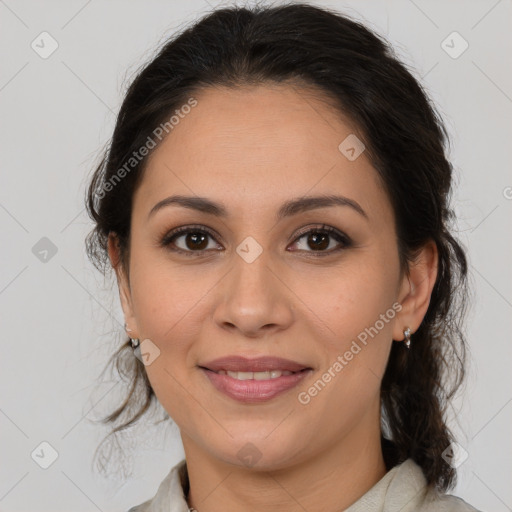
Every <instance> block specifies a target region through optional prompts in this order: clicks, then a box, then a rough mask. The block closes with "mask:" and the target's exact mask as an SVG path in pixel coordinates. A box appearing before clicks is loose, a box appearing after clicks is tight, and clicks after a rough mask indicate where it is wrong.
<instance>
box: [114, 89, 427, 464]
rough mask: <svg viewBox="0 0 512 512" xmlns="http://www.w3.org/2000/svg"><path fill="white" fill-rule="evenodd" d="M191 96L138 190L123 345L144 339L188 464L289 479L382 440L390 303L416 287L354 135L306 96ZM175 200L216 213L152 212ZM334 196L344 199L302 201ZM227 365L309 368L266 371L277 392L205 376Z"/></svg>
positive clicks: (398, 316) (393, 327)
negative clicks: (248, 460) (344, 448)
mask: <svg viewBox="0 0 512 512" xmlns="http://www.w3.org/2000/svg"><path fill="white" fill-rule="evenodd" d="M195 98H196V99H197V102H198V103H197V106H195V107H194V108H193V109H191V111H190V113H188V114H187V115H186V116H183V118H182V119H181V120H180V121H179V124H178V125H176V126H175V127H174V129H173V130H172V132H171V134H170V135H169V136H168V137H167V138H166V139H165V140H164V141H163V142H162V143H161V145H160V146H159V147H157V148H156V149H155V151H154V152H153V153H152V155H151V158H150V160H149V163H148V166H147V169H146V172H145V174H144V177H143V180H142V181H141V184H140V186H139V187H138V189H137V190H136V192H135V195H134V202H133V210H132V224H131V240H130V249H129V250H130V266H129V269H127V271H128V273H129V281H128V280H127V279H126V277H125V274H122V273H121V274H118V278H119V283H120V289H121V300H122V305H123V309H124V312H125V315H126V321H127V323H128V326H129V327H130V328H131V329H132V333H131V335H132V336H133V337H135V336H136V337H138V338H140V340H141V341H142V340H150V341H149V342H147V341H145V342H143V344H144V343H146V348H147V352H148V353H150V355H149V356H148V358H147V361H148V362H149V363H150V364H148V365H147V366H146V367H145V369H146V371H147V374H148V377H149V380H150V382H151V385H152V387H153V389H154V392H155V394H156V395H157V397H158V400H159V401H160V403H161V404H162V405H163V407H164V408H165V409H166V411H167V412H168V414H169V415H170V416H171V417H172V418H173V420H174V421H175V422H176V423H177V425H178V426H179V428H180V432H181V435H182V439H183V442H184V446H185V451H186V452H187V451H190V452H192V451H195V452H196V453H201V454H202V455H203V456H205V457H211V458H215V459H217V460H223V461H226V462H229V463H232V464H237V465H242V464H243V454H244V453H246V452H250V453H252V455H253V456H254V457H256V458H258V459H259V462H258V465H259V466H260V467H266V468H278V467H285V466H287V465H290V464H293V463H297V462H300V461H304V460H306V459H307V458H311V457H314V456H315V455H317V454H319V453H321V452H322V451H323V450H326V449H327V448H328V447H334V446H338V445H340V443H342V442H345V443H347V442H348V440H349V439H351V438H352V439H356V437H354V436H355V433H356V432H357V435H358V437H357V439H364V437H365V435H368V434H369V433H370V432H375V431H376V430H379V429H380V424H379V407H380V402H379V390H380V383H381V379H382V376H383V373H384V370H385V367H386V363H387V359H388V356H389V351H390V348H391V343H392V340H393V339H396V340H401V339H403V334H401V333H402V332H403V329H404V327H405V325H404V318H403V315H404V312H405V311H406V309H403V310H402V311H401V312H399V311H398V310H399V309H400V307H401V306H400V305H399V306H398V307H397V306H396V304H397V303H400V304H401V303H402V302H403V300H404V298H405V296H406V292H407V291H409V282H408V281H407V279H404V278H402V277H401V274H400V268H399V258H398V252H397V240H396V233H395V224H394V217H393V211H392V208H391V204H390V202H389V199H388V197H387V196H386V193H385V191H384V189H383V187H382V185H381V184H380V182H379V179H378V175H377V172H376V171H375V169H374V168H373V167H372V166H371V165H370V163H369V161H368V159H367V157H366V155H365V153H364V152H363V153H362V154H361V155H360V156H359V157H357V158H356V159H353V158H351V159H349V158H347V156H346V155H347V154H348V155H349V156H352V153H351V152H350V150H349V151H348V153H347V152H345V154H344V153H343V152H342V151H340V149H339V148H338V146H339V145H340V143H341V142H342V141H344V139H346V137H348V136H350V135H351V134H354V132H355V131H354V128H353V126H351V125H350V124H349V123H348V122H346V121H343V120H342V117H341V116H340V114H339V113H338V112H337V111H335V110H334V109H332V108H331V107H329V106H328V105H326V104H325V103H323V102H322V101H320V99H318V96H317V97H315V96H314V95H312V94H307V93H306V92H305V91H304V90H299V89H296V88H293V87H291V86H285V85H275V86H270V85H266V86H258V87H245V88H240V89H237V90H230V89H227V88H226V89H224V88H215V89H213V88H211V89H206V90H203V91H201V92H200V93H199V94H196V95H195ZM349 140H350V139H349ZM356 149H357V148H356ZM171 196H187V197H190V198H192V199H194V200H197V199H198V198H201V199H204V200H207V201H208V202H211V203H215V205H216V206H217V209H215V208H213V207H211V205H210V206H208V207H205V206H204V205H205V204H206V203H204V202H202V203H200V202H198V201H196V203H193V202H190V201H189V202H188V203H187V205H188V206H186V205H184V204H180V203H178V202H172V201H167V204H165V202H164V203H161V202H162V201H164V200H165V199H166V198H169V197H171ZM327 196H338V197H340V198H342V199H339V200H338V201H337V202H331V203H327V202H325V201H324V203H321V202H317V203H315V202H312V201H310V202H308V201H304V200H305V199H307V198H311V197H323V198H325V197H327ZM298 200H299V201H300V200H302V201H303V202H302V203H300V202H299V203H293V202H295V201H298ZM159 203H160V205H159V207H156V209H155V205H157V204H159ZM294 204H295V206H294ZM201 205H202V206H201ZM286 205H288V208H284V206H286ZM220 213H222V215H220ZM177 228H180V230H182V231H180V232H178V233H177V232H176V230H177ZM427 303H428V300H427ZM393 304H395V306H393ZM416 304H417V302H416ZM407 312H408V314H411V315H412V313H411V311H410V310H409V309H407ZM423 312H424V311H423ZM416 313H417V318H416V317H413V316H410V317H409V318H407V320H409V323H408V325H410V326H411V327H412V330H413V332H414V328H416V327H417V326H416V325H413V324H414V322H415V321H417V320H419V321H418V322H417V323H418V325H419V323H420V321H421V319H420V318H419V316H421V313H422V311H419V313H418V312H416ZM418 315H419V316H418ZM406 325H407V324H406ZM370 333H371V334H370ZM365 334H366V336H365ZM365 338H366V339H365ZM363 340H365V341H363ZM143 347H144V345H143ZM357 347H359V349H358V348H357ZM143 352H144V349H143ZM350 354H352V355H350ZM229 356H242V357H245V358H248V359H253V358H258V357H263V356H269V357H279V358H284V359H286V360H289V361H293V362H295V363H298V364H299V366H300V368H306V370H304V371H301V372H300V374H299V373H293V374H292V375H286V372H285V375H281V376H280V377H279V376H278V374H275V373H274V374H273V376H274V377H276V381H279V384H277V383H272V382H271V381H272V379H271V378H270V375H269V374H262V375H258V376H257V377H258V378H257V379H254V377H255V376H254V375H252V376H251V375H250V374H249V375H245V376H244V375H243V374H242V375H231V376H230V375H224V376H222V375H219V374H215V375H214V376H212V372H211V370H206V369H204V368H205V367H208V365H209V363H211V362H212V361H214V360H216V359H218V358H223V357H229ZM336 363H338V364H336ZM234 364H235V365H236V364H239V363H236V361H235V363H234ZM265 364H267V365H268V364H270V363H268V362H267V363H265V362H264V363H263V366H259V367H258V368H260V370H261V371H263V370H265ZM278 364H281V365H282V366H285V363H278ZM222 365H224V366H228V363H226V362H225V363H222V364H221V366H222ZM210 366H211V365H210ZM230 368H231V369H232V370H233V369H234V367H230ZM228 369H229V368H228ZM297 371H298V370H297ZM329 376H330V378H329ZM239 378H249V379H251V381H250V383H248V381H245V380H239ZM260 379H261V380H260ZM226 382H228V384H226ZM223 386H224V388H223ZM244 386H246V387H244ZM258 386H259V387H258ZM220 388H222V389H224V391H223V390H221V389H220ZM226 390H227V391H226ZM237 390H238V395H237ZM315 390H316V391H315ZM249 443H251V444H249ZM244 450H245V452H244Z"/></svg>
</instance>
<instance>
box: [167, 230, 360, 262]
mask: <svg viewBox="0 0 512 512" xmlns="http://www.w3.org/2000/svg"><path fill="white" fill-rule="evenodd" d="M188 233H196V234H197V233H200V234H204V235H209V236H210V237H211V238H212V239H214V240H215V234H214V233H213V232H212V231H210V230H209V229H207V228H205V227H203V226H182V227H179V228H176V229H174V230H173V231H171V232H170V233H168V234H166V235H165V236H164V237H163V239H162V240H161V242H160V245H161V246H162V247H165V248H168V249H170V250H172V251H173V252H178V253H181V254H185V255H186V256H190V257H198V256H202V255H204V252H205V251H206V249H202V250H198V251H192V250H188V251H186V250H184V249H181V248H179V247H173V248H169V246H170V245H171V243H172V242H174V241H175V240H176V239H177V238H179V237H180V236H182V235H184V234H188ZM310 233H316V234H325V235H330V236H331V237H332V238H334V239H335V240H336V241H337V242H339V243H341V244H342V247H338V248H336V249H331V250H329V251H304V252H307V253H311V256H313V257H324V256H329V255H331V254H333V253H337V252H339V251H341V250H343V249H347V248H349V247H350V246H351V245H352V240H351V239H350V238H349V237H348V236H347V235H345V234H344V233H342V232H341V231H338V230H337V229H335V228H333V227H331V226H327V225H325V224H324V225H322V226H320V227H313V228H308V229H307V230H304V231H301V232H299V233H298V234H297V236H296V237H295V239H294V241H293V242H294V243H295V242H296V241H297V240H300V239H301V238H303V237H304V236H305V235H309V234H310ZM298 252H301V250H299V251H298Z"/></svg>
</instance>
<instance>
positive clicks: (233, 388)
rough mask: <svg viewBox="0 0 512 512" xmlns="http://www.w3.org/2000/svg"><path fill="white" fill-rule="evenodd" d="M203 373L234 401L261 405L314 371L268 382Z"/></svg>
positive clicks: (299, 372)
mask: <svg viewBox="0 0 512 512" xmlns="http://www.w3.org/2000/svg"><path fill="white" fill-rule="evenodd" d="M201 371H202V372H203V373H204V374H205V375H206V376H207V377H208V379H209V380H210V382H211V383H212V384H213V386H214V387H215V388H216V389H217V390H218V391H220V392H222V393H224V394H225V395H227V396H229V397H231V398H233V399H234V400H237V401H239V402H243V403H259V402H266V401H267V400H271V399H272V398H274V397H276V396H278V395H280V394H282V393H284V392H285V391H288V390H290V389H292V388H294V387H295V386H297V385H298V384H299V383H300V382H301V381H302V380H303V379H304V378H306V376H308V375H309V374H311V373H312V371H313V370H312V369H311V368H308V369H304V370H302V371H298V372H297V373H292V374H291V375H281V377H277V378H275V379H268V380H253V379H249V380H238V379H235V378H233V377H230V376H229V375H223V374H219V373H215V372H214V371H212V370H209V369H207V368H201ZM248 371H249V370H248Z"/></svg>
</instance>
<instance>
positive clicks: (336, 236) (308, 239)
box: [293, 226, 351, 256]
mask: <svg viewBox="0 0 512 512" xmlns="http://www.w3.org/2000/svg"><path fill="white" fill-rule="evenodd" d="M303 239H304V241H303V242H300V240H303ZM296 240H297V241H296V242H295V243H294V245H295V246H296V248H295V249H293V250H299V251H304V252H311V253H313V254H314V253H318V254H317V255H319V256H323V254H321V253H325V254H332V253H333V252H337V251H339V250H342V249H346V248H347V247H349V246H350V245H351V240H350V238H349V237H348V236H346V235H344V234H343V233H341V232H340V231H338V230H337V229H334V228H331V227H329V226H326V227H322V228H315V229H310V230H308V231H306V232H304V233H302V234H301V235H300V236H299V237H298V238H297V239H296Z"/></svg>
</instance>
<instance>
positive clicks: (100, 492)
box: [0, 0, 512, 512]
mask: <svg viewBox="0 0 512 512" xmlns="http://www.w3.org/2000/svg"><path fill="white" fill-rule="evenodd" d="M316 3H317V4H318V5H319V6H328V7H332V8H335V9H337V10H339V11H341V12H343V13H346V14H349V15H350V16H353V17H356V18H359V19H361V20H363V21H364V22H366V23H367V24H368V26H369V27H370V28H372V29H374V30H375V31H377V32H378V33H380V34H381V35H384V36H385V37H386V38H387V39H388V40H389V41H391V42H392V44H393V45H394V47H395V49H396V51H397V52H398V54H399V55H400V56H401V58H402V59H403V60H404V61H405V62H406V63H407V64H408V65H409V66H410V67H411V69H412V70H413V72H414V73H415V76H416V77H417V78H418V79H420V80H421V82H422V83H423V84H424V86H425V88H426V89H427V91H428V92H429V94H430V96H431V97H432V99H433V100H434V101H435V102H436V104H437V106H438V108H439V110H440V112H441V114H442V116H443V117H444V120H445V122H446V125H447V128H448V130H449V132H450V135H451V139H452V144H453V149H452V151H451V155H450V157H451V159H452V162H453V164H454V166H455V169H456V189H455V193H454V196H453V203H454V207H455V210H456V213H457V216H458V225H459V227H458V237H459V239H460V240H461V241H462V243H463V244H464V245H465V246H466V247H467V248H468V251H469V260H470V274H471V283H472V285H473V289H474V293H473V297H472V299H473V306H472V308H471V310H470V313H469V315H468V324H467V333H468V342H469V354H470V357H469V362H470V367H469V370H468V378H467V381H466V386H465V388H464V390H463V393H462V394H461V395H459V397H458V398H457V400H456V401H455V402H454V407H453V410H452V414H451V419H450V422H451V423H450V424H451V425H452V427H453V428H454V430H455V432H456V433H457V435H458V439H459V443H460V445H461V446H463V447H464V449H465V450H466V452H467V454H468V457H467V459H466V460H465V462H464V463H463V464H462V465H461V466H460V467H459V469H458V471H459V483H458V485H457V487H456V489H455V490H454V491H452V493H453V494H457V495H459V496H461V497H463V498H464V499H465V500H466V501H468V502H469V503H471V504H473V505H474V506H475V507H477V508H478V509H481V510H483V511H493V512H504V511H509V510H512V487H511V485H510V483H511V476H512V436H511V435H510V432H511V425H512V421H511V420H512V386H511V371H510V363H511V354H512V343H511V341H510V332H511V328H512V278H511V277H512V276H511V274H512V270H511V266H510V262H511V261H512V257H511V256H512V236H511V227H512V188H511V187H512V173H511V161H512V158H511V151H510V150H511V146H512V123H511V118H512V115H511V114H512V72H511V61H510V55H512V22H511V16H512V5H511V2H510V1H506V0H501V1H496V0H481V1H468V0H465V1H451V2H445V1H426V0H414V1H413V0H389V1H361V0H360V1H357V2H356V1H352V2H349V1H335V0H331V1H325V2H324V1H318V2H316ZM218 5H221V4H220V2H214V0H208V1H203V0H190V1H187V2H175V1H170V0H165V1H163V0H162V1H157V0H151V1H147V0H146V1H140V0H139V1H130V2H128V1H120V0H108V1H107V0H94V1H91V0H89V1H86V0H72V1H69V0H68V1H66V2H64V1H61V2H56V1H48V0H47V1H45V2H36V1H27V0H19V1H15V0H5V1H4V0H0V41H1V49H0V52H1V68H0V119H1V124H0V129H1V133H0V141H1V143H0V144H1V157H0V165H1V167H0V169H1V171H0V172H1V185H0V227H1V230H2V238H1V240H2V244H1V250H0V319H1V324H0V325H1V330H0V332H1V336H2V345H1V346H2V357H1V358H0V365H1V367H0V368H1V370H0V389H1V395H0V431H1V439H0V461H1V462H0V510H1V511H11V512H20V511H24V512H26V511H29V510H30V511H40V512H50V511H52V512H55V511H57V512H58V511H68V510H74V511H75V512H85V511H92V510H100V511H107V510H108V511H121V512H122V511H126V510H128V509H129V508H130V507H131V506H133V505H135V504H138V503H140V502H142V501H144V500H146V499H148V498H150V497H152V496H153V495H154V493H155V492H156V490H157V487H158V485H159V484H160V482H161V480H162V479H163V478H164V476H165V475H167V473H168V471H169V469H170V467H171V466H172V465H174V464H175V463H176V462H177V461H179V460H180V459H181V458H182V456H183V451H182V447H181V443H180V441H179V437H178V435H177V429H176V427H174V428H173V427H172V426H169V427H167V429H162V428H158V427H152V426H151V424H150V423H148V424H146V425H144V424H142V426H141V427H139V428H137V429H135V430H133V431H132V432H131V434H130V435H129V436H127V439H126V443H125V445H124V447H120V448H119V452H118V456H123V457H126V460H125V462H126V465H127V466H128V467H129V470H130V473H131V474H130V475H129V476H126V477H124V476H122V475H120V474H117V476H116V475H112V476H111V477H110V478H106V477H105V476H103V475H101V474H99V473H98V472H95V471H94V470H93V468H92V467H91V464H92V463H91V460H92V455H93V452H94V450H95V448H96V446H97V445H98V443H99V442H100V441H101V439H102V438H103V437H104V436H105V435H106V434H107V430H106V429H105V428H104V427H101V426H97V425H96V424H95V423H94V421H92V420H94V419H97V418H98V417H99V416H101V414H103V413H106V412H109V411H111V410H112V407H113V406H114V405H116V404H117V400H118V399H119V396H120V394H119V391H120V387H121V386H123V385H122V384H119V383H116V381H115V380H109V379H106V381H105V382H103V383H99V382H98V379H99V374H100V371H101V370H102V369H103V367H104V365H105V363H106V361H107V358H108V356H109V355H110V354H111V353H112V352H113V350H114V347H115V346H116V344H119V343H120V342H121V340H122V339H123V338H124V333H123V329H122V322H123V319H122V315H121V310H120V307H119V304H118V295H117V288H115V287H113V286H112V283H113V281H112V280H107V281H104V280H103V278H102V277H101V275H100V274H99V273H98V272H97V271H96V270H95V269H94V268H93V267H92V265H91V263H90V262H89V261H88V260H87V258H86V255H85V252H84V237H85V235H86V234H87V233H88V231H89V230H90V228H91V223H90V222H89V220H88V217H87V215H86V213H85V210H84V202H83V197H84V189H85V186H86V183H87V179H88V177H89V176H90V172H91V169H92V168H93V167H94V164H95V163H96V162H97V159H98V155H99V151H100V150H101V148H102V147H103V145H104V144H105V143H106V142H107V140H108V139H109V137H110V136H111V133H112V129H113V127H114V122H115V115H116V113H117V111H118V109H119V106H120V103H121V101H122V96H123V93H124V91H125V88H126V85H127V84H128V83H129V79H130V77H131V76H132V74H133V73H134V72H135V71H136V69H137V68H139V67H140V66H141V65H142V64H143V63H144V62H147V60H148V59H149V58H150V57H151V55H152V54H153V52H154V50H155V48H156V47H157V45H158V44H160V43H161V42H162V41H163V40H164V39H165V38H166V37H169V36H171V35H172V34H173V33H174V32H175V31H176V30H179V29H181V28H183V26H185V25H187V24H188V23H190V22H192V21H194V20H197V19H198V18H199V17H200V16H201V15H203V14H204V13H206V12H207V11H208V10H211V9H212V8H215V7H216V6H218ZM222 5H229V2H223V3H222ZM42 32H46V33H47V34H43V35H41V33H42ZM453 32H457V34H455V35H454V34H453ZM42 38H44V43H41V39H42ZM447 38H448V39H447ZM443 41H444V43H443ZM56 45H58V46H56ZM466 45H467V48H466V49H465V51H463V52H462V53H460V52H461V51H462V50H463V49H464V48H465V47H466ZM54 47H55V48H56V49H55V51H53V53H51V55H45V54H44V53H45V52H47V53H48V52H51V51H52V50H53V49H54ZM459 53H460V55H459ZM42 54H43V55H42ZM43 57H45V58H43ZM121 391H122V390H121ZM41 443H44V444H41ZM46 443H48V444H46ZM130 447H131V448H130ZM129 448H130V449H131V450H132V452H130V450H129ZM55 456H57V458H56V460H53V459H55ZM115 456H116V454H115V452H114V453H112V461H115ZM50 462H53V463H52V464H51V465H49V467H48V468H47V469H44V468H43V467H41V466H42V465H45V464H47V463H50Z"/></svg>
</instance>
